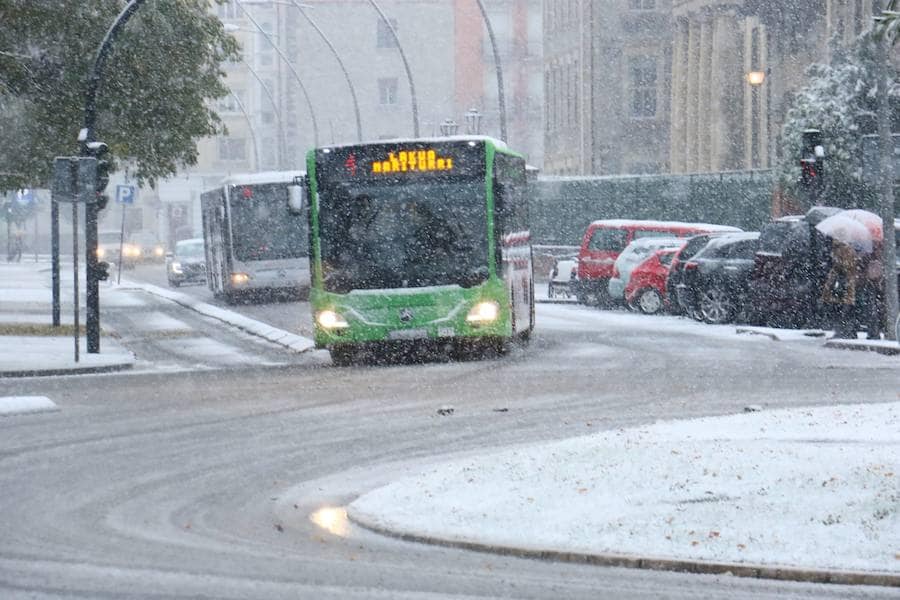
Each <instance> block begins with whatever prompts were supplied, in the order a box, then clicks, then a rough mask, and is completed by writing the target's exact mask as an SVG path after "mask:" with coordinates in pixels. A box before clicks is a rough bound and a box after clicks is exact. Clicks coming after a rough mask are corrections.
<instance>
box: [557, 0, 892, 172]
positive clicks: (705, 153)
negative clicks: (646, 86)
mask: <svg viewBox="0 0 900 600" xmlns="http://www.w3.org/2000/svg"><path fill="white" fill-rule="evenodd" d="M882 3H883V0H671V1H665V0H627V1H625V0H608V1H604V2H590V1H588V0H580V1H573V0H547V2H545V15H544V19H545V24H546V25H545V40H544V45H545V61H544V62H545V64H544V70H545V87H546V90H547V98H548V105H547V118H546V121H545V122H546V129H545V134H546V135H545V147H546V159H545V162H546V165H547V171H548V172H550V173H556V174H618V173H642V172H652V171H654V170H657V171H660V172H662V171H669V172H672V173H694V172H715V171H729V170H745V169H765V168H769V167H771V166H772V164H773V163H774V162H775V160H776V159H777V152H778V149H779V132H780V130H781V126H782V124H783V122H784V119H785V115H786V112H787V109H788V107H789V104H790V100H791V97H792V94H793V93H794V92H795V91H796V90H797V89H798V88H799V87H801V86H802V85H803V83H804V79H805V76H804V71H805V69H806V67H807V66H809V65H810V64H811V63H813V62H818V61H825V60H827V59H828V53H829V48H830V47H831V46H830V43H829V40H832V39H833V40H835V41H836V42H837V43H840V44H844V45H847V44H849V43H851V42H852V41H853V40H854V39H855V38H856V37H857V36H858V35H859V34H860V33H861V32H863V31H864V30H865V29H866V28H868V26H869V24H870V23H871V17H872V15H873V13H874V12H876V11H878V10H879V9H880V7H881V5H882ZM573 5H574V10H575V11H576V13H577V16H576V17H575V18H570V19H569V20H568V21H566V20H565V19H563V20H562V21H560V20H559V19H557V15H559V14H562V15H563V16H565V15H566V14H567V12H566V11H567V10H569V9H568V7H570V6H573ZM600 5H602V7H601V6H600ZM641 13H645V14H646V15H648V16H649V15H652V23H653V26H652V29H648V30H647V32H646V33H645V32H643V31H641V29H640V28H637V29H635V28H634V27H633V25H631V24H633V23H634V22H635V21H634V19H635V15H636V14H641ZM648 22H650V21H649V20H648ZM635 56H644V57H655V58H656V60H662V61H664V62H666V63H667V64H666V66H665V67H663V68H660V67H658V68H657V69H656V75H657V80H656V86H655V87H656V90H657V109H658V111H659V114H657V115H656V116H655V117H654V118H653V120H652V121H642V120H636V119H634V114H633V107H634V106H636V104H635V103H636V102H637V103H638V104H640V102H641V100H640V99H639V95H640V93H641V92H640V90H641V88H642V87H643V86H642V83H643V82H646V81H648V79H647V78H646V76H643V77H642V76H641V72H640V70H636V69H635V68H634V66H633V65H634V63H633V62H632V61H633V60H634V57H635ZM570 65H572V66H570ZM569 69H574V73H570V71H569ZM569 78H573V79H574V80H575V82H576V83H575V84H574V86H573V84H572V83H571V82H569ZM572 90H575V92H576V96H577V97H576V98H575V99H567V100H566V101H564V102H561V101H560V100H559V98H560V97H565V96H567V94H571V93H573V92H572ZM553 102H556V103H558V104H560V105H561V107H562V110H561V111H560V110H558V109H557V108H556V107H554V106H553V105H552V104H551V103H553ZM566 110H574V118H573V119H574V120H570V117H569V115H568V113H566ZM629 111H632V113H631V114H629ZM648 125H650V126H649V127H648ZM645 132H646V133H649V135H644V134H645ZM654 142H655V143H654ZM638 157H644V160H640V159H638ZM653 166H656V167H658V168H657V169H654V168H653Z"/></svg>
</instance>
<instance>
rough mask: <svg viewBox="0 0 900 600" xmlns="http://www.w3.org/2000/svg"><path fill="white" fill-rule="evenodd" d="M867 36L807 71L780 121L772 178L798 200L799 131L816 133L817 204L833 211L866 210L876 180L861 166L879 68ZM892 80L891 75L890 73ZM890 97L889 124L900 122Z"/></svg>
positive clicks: (871, 129) (898, 98)
mask: <svg viewBox="0 0 900 600" xmlns="http://www.w3.org/2000/svg"><path fill="white" fill-rule="evenodd" d="M880 68H881V66H879V62H878V58H877V52H876V46H875V43H874V41H873V37H872V35H871V34H864V35H862V36H860V38H859V39H858V40H857V41H856V42H855V43H854V45H853V46H852V47H850V48H848V49H839V48H834V50H833V52H832V60H831V62H830V63H828V64H814V65H812V66H810V67H809V69H807V73H806V74H807V76H808V78H809V80H808V83H807V85H806V86H805V87H803V88H802V89H801V90H799V92H797V94H796V95H795V96H794V97H793V99H792V102H791V106H790V108H789V110H788V113H787V119H786V120H785V125H784V130H783V137H782V149H783V152H782V159H781V161H780V163H779V164H778V168H777V176H778V179H779V182H780V184H781V187H782V189H784V190H785V191H786V192H787V193H788V194H790V195H791V196H794V197H795V198H804V191H803V190H801V189H800V184H799V180H800V165H799V158H800V157H801V154H802V152H803V135H802V134H803V130H804V129H809V128H814V129H819V130H821V132H822V139H823V142H824V146H825V151H826V156H827V158H826V160H825V181H826V188H825V190H824V193H823V194H822V196H821V198H820V200H821V201H822V202H823V203H825V204H829V205H833V206H844V207H855V206H858V207H866V208H871V207H872V206H873V205H874V202H875V188H876V186H877V182H876V181H870V180H868V179H867V178H866V176H865V173H864V171H863V163H862V156H863V152H862V144H863V139H862V136H863V135H867V134H873V133H875V132H876V130H877V111H878V106H877V104H878V102H877V98H876V89H877V84H878V69H880ZM894 78H895V79H896V73H894ZM896 92H897V90H896V87H895V89H894V93H893V94H892V97H891V113H892V114H891V119H892V121H893V122H894V123H895V124H896V123H900V95H898V94H897V93H896Z"/></svg>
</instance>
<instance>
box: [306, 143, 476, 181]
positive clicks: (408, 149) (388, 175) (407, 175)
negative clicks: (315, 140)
mask: <svg viewBox="0 0 900 600" xmlns="http://www.w3.org/2000/svg"><path fill="white" fill-rule="evenodd" d="M317 163H318V164H317V166H316V168H317V169H318V170H319V172H321V173H327V176H326V177H327V179H329V180H333V181H348V180H353V181H359V180H370V181H375V180H378V181H384V182H385V183H387V184H390V185H399V184H401V183H403V182H405V181H409V180H411V179H412V180H418V179H420V178H422V179H426V178H427V179H431V178H445V177H451V178H454V179H457V178H460V177H463V178H467V177H480V176H482V175H483V174H484V169H485V150H484V144H478V143H475V142H473V141H471V140H467V141H463V142H460V141H456V140H454V141H450V142H431V141H427V142H419V143H416V142H411V143H404V142H400V143H374V144H360V145H357V146H345V147H341V148H335V149H331V148H325V149H322V150H320V151H319V154H318V158H317Z"/></svg>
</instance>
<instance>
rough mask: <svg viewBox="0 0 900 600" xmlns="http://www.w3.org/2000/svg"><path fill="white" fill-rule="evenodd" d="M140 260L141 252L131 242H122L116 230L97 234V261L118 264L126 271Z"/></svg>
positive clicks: (120, 235)
mask: <svg viewBox="0 0 900 600" xmlns="http://www.w3.org/2000/svg"><path fill="white" fill-rule="evenodd" d="M140 258H141V250H140V248H139V247H138V246H136V245H135V244H133V243H131V242H124V243H123V242H122V233H121V232H120V231H118V230H110V231H101V232H99V233H98V234H97V260H101V261H105V262H108V263H113V264H119V263H120V262H121V263H122V266H123V267H125V268H126V269H132V268H134V265H135V264H137V262H138V261H139V260H140Z"/></svg>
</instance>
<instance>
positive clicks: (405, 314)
mask: <svg viewBox="0 0 900 600" xmlns="http://www.w3.org/2000/svg"><path fill="white" fill-rule="evenodd" d="M412 318H413V311H411V310H410V309H408V308H401V309H400V320H401V321H403V322H404V323H409V322H410V321H412Z"/></svg>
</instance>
